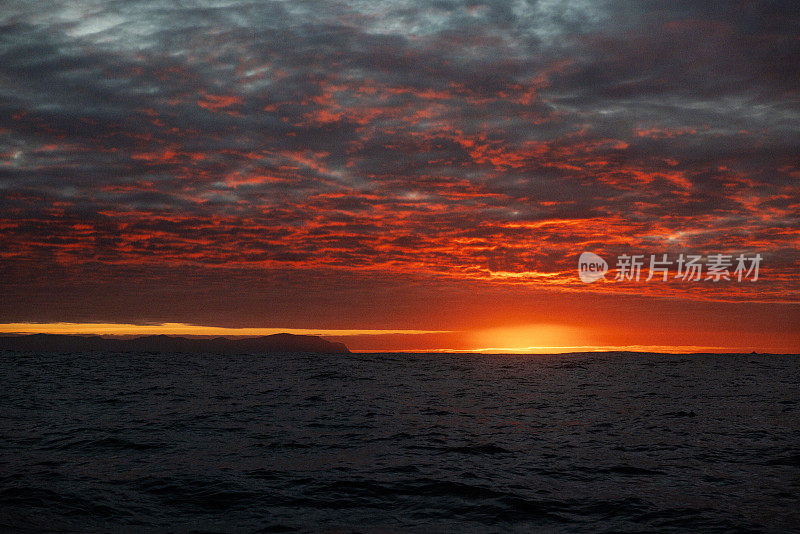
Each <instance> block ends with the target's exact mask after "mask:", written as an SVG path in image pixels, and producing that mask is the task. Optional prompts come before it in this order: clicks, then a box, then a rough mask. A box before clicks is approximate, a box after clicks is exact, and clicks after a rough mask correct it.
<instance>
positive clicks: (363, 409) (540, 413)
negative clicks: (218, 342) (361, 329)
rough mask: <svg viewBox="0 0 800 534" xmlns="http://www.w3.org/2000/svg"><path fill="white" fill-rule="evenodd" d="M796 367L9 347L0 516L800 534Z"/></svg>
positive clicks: (210, 526) (154, 524) (281, 527)
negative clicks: (50, 350) (65, 351)
mask: <svg viewBox="0 0 800 534" xmlns="http://www.w3.org/2000/svg"><path fill="white" fill-rule="evenodd" d="M799 386H800V358H798V357H797V356H786V355H657V354H641V353H637V354H632V353H624V354H623V353H619V354H615V353H605V354H592V353H589V354H572V355H474V354H473V355H450V354H448V355H442V354H352V355H314V354H271V355H266V356H263V355H262V356H255V355H234V356H231V355H225V356H222V355H215V354H163V353H132V354H125V353H116V354H114V353H97V352H94V353H82V354H76V353H70V354H41V353H25V354H24V353H13V352H3V353H0V408H1V409H0V529H2V530H4V531H13V532H24V531H28V530H29V531H37V532H38V531H80V532H87V531H103V532H108V531H112V532H164V531H178V532H200V531H202V532H208V531H223V532H365V533H366V532H376V533H378V532H379V533H387V532H426V533H427V532H529V531H546V532H641V531H648V532H731V531H742V532H791V531H795V532H800V404H799V403H800V387H799Z"/></svg>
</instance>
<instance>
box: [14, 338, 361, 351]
mask: <svg viewBox="0 0 800 534" xmlns="http://www.w3.org/2000/svg"><path fill="white" fill-rule="evenodd" d="M0 350H14V351H41V352H85V351H105V352H187V353H203V352H214V353H223V354H234V353H254V354H258V353H275V352H316V353H324V354H349V353H350V350H349V349H348V348H347V346H346V345H345V344H344V343H337V342H334V341H328V340H325V339H322V338H321V337H317V336H301V335H295V334H273V335H269V336H259V337H250V338H242V339H229V338H225V337H216V338H211V339H207V338H202V339H201V338H185V337H179V336H167V335H154V336H142V337H136V338H129V339H119V338H104V337H100V336H77V335H65V334H31V335H25V336H0Z"/></svg>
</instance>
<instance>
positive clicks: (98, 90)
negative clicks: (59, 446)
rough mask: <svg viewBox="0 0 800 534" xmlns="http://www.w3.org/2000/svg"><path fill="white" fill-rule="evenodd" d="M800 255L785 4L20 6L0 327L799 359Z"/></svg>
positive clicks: (0, 84)
mask: <svg viewBox="0 0 800 534" xmlns="http://www.w3.org/2000/svg"><path fill="white" fill-rule="evenodd" d="M582 252H592V253H594V254H597V255H599V256H600V257H601V258H603V259H604V260H605V261H606V262H607V264H608V267H609V270H608V272H607V273H606V275H605V277H604V278H603V279H600V280H597V281H595V282H592V283H585V282H583V281H581V279H580V277H579V272H578V258H579V256H580V254H581V253H582ZM664 254H666V255H667V258H666V259H667V261H671V262H673V263H672V264H670V267H669V269H670V271H669V272H668V273H667V274H668V276H667V280H666V281H664V280H663V279H662V277H661V274H660V273H658V274H657V275H656V276H655V277H654V278H652V279H650V280H649V281H648V280H645V278H647V274H648V273H649V271H648V268H649V267H650V264H649V262H650V259H651V255H655V256H656V257H657V258H663V255H664ZM757 254H758V255H760V260H759V265H758V266H759V271H758V274H757V276H756V275H755V273H754V272H753V271H752V270H751V271H750V277H749V278H748V277H747V276H745V277H744V279H743V280H741V281H740V280H738V279H737V275H736V274H737V273H735V271H734V269H735V267H736V266H737V258H738V257H740V256H741V257H742V258H744V260H751V259H752V258H754V257H755V256H756V255H757ZM624 255H628V256H635V255H640V256H641V257H642V258H643V260H642V261H643V262H644V267H643V270H642V273H643V276H642V278H641V279H640V280H638V281H637V280H635V279H622V280H617V279H616V278H615V276H616V275H618V274H620V273H621V272H622V273H623V274H624V267H623V270H622V271H621V270H620V258H621V257H624ZM681 255H683V257H684V258H688V257H689V256H690V255H694V256H700V259H699V260H698V263H699V264H700V265H701V269H703V270H702V276H701V279H700V280H686V279H682V278H680V276H678V270H677V269H678V263H677V260H678V258H680V257H681ZM714 255H723V259H724V258H728V257H729V258H730V261H731V262H732V265H730V268H729V269H727V271H726V276H727V277H728V278H729V279H728V280H726V279H725V278H724V277H723V278H720V279H718V280H714V279H713V278H711V279H707V278H706V274H707V273H710V272H712V271H709V269H710V264H712V263H714V260H713V256H714ZM719 261H723V260H722V259H720V260H719ZM623 263H624V261H623ZM752 263H755V261H751V262H750V263H749V264H747V265H748V266H749V267H752V266H753V265H752ZM799 268H800V5H799V4H798V3H797V2H793V1H777V2H764V1H752V2H747V1H742V2H716V1H714V2H712V1H701V0H698V1H681V0H675V1H669V2H667V1H664V2H656V1H650V0H630V1H617V0H608V1H604V0H598V1H587V0H559V1H556V0H527V1H525V0H503V1H501V0H491V1H478V0H467V1H456V0H452V1H451V0H437V1H421V0H420V1H412V0H387V1H382V2H375V1H350V2H344V1H317V0H315V1H302V0H299V1H298V0H295V1H286V2H284V1H264V2H252V1H240V0H225V1H210V0H208V1H197V2H176V1H147V2H142V1H135V0H124V1H84V2H80V1H57V0H54V1H52V2H46V3H45V2H35V1H34V2H31V1H10V2H6V3H4V8H3V10H2V11H1V12H0V291H1V292H2V298H1V299H0V332H45V331H47V332H69V333H103V334H109V333H111V334H113V333H120V334H123V333H124V334H130V333H137V332H138V333H173V334H203V335H205V334H208V335H212V334H220V333H222V334H228V335H254V334H257V333H259V332H260V333H271V332H274V331H288V332H296V333H316V334H321V335H324V336H326V337H329V338H331V339H336V340H340V341H344V342H345V343H347V344H348V346H349V347H350V348H351V349H354V350H376V351H377V350H442V351H448V350H454V351H467V350H471V351H476V350H477V351H484V352H505V351H531V352H536V351H538V352H564V351H569V350H613V349H620V348H622V349H630V350H649V349H653V350H655V349H656V348H657V349H659V350H665V351H671V352H693V351H700V350H709V351H715V352H724V351H746V352H749V351H751V350H757V351H772V352H800V328H798V325H800V278H799V276H800V275H799V274H798V273H799V272H800V269H799ZM738 274H739V275H741V274H745V275H747V272H744V273H742V272H739V273H738ZM209 329H210V330H209Z"/></svg>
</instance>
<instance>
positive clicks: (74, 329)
mask: <svg viewBox="0 0 800 534" xmlns="http://www.w3.org/2000/svg"><path fill="white" fill-rule="evenodd" d="M448 332H449V331H447V330H358V329H342V330H336V329H325V328H227V327H222V326H202V325H193V324H185V323H159V324H127V323H5V324H0V333H2V334H70V335H76V334H80V335H101V336H131V335H139V336H147V335H171V336H268V335H271V334H296V335H308V336H359V335H392V334H412V335H413V334H441V333H448Z"/></svg>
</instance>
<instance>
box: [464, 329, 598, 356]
mask: <svg viewBox="0 0 800 534" xmlns="http://www.w3.org/2000/svg"><path fill="white" fill-rule="evenodd" d="M471 341H472V343H473V344H474V345H475V346H476V347H482V348H480V349H477V350H478V351H479V352H528V353H532V352H552V351H553V349H554V348H571V347H581V346H591V345H593V344H594V341H593V340H592V339H591V336H589V335H588V334H587V332H586V331H584V330H583V329H581V328H578V327H573V326H564V325H556V324H530V325H520V326H504V327H497V328H488V329H485V330H479V331H477V332H475V333H474V334H473V335H472V339H471Z"/></svg>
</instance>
